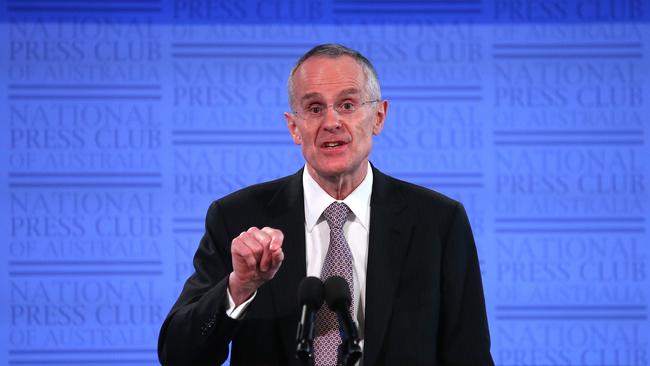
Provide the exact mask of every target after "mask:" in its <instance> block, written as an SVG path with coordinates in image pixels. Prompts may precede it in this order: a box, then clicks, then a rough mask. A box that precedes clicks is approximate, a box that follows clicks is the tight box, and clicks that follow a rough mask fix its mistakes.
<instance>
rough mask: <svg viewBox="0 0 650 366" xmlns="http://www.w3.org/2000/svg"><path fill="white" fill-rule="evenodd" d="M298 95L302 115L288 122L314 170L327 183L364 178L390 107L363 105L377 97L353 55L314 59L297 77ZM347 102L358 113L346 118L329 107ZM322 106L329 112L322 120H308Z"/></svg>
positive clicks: (287, 115)
mask: <svg viewBox="0 0 650 366" xmlns="http://www.w3.org/2000/svg"><path fill="white" fill-rule="evenodd" d="M293 91H294V100H293V106H292V108H293V109H294V111H296V112H297V115H296V114H293V113H285V118H286V120H287V125H288V127H289V131H290V132H291V136H292V137H293V141H294V142H295V143H296V144H299V145H301V146H302V154H303V156H304V158H305V160H306V161H307V165H308V167H309V168H311V170H312V172H315V173H316V174H317V175H319V176H320V177H323V178H326V177H340V176H349V177H350V178H352V179H356V178H359V176H360V175H361V174H362V173H365V167H366V166H367V161H368V155H369V154H370V150H371V148H372V136H373V135H377V134H379V133H380V132H381V130H382V128H383V127H384V120H385V118H386V110H387V108H388V103H387V102H386V101H384V102H377V103H367V104H365V105H362V103H364V102H367V101H369V100H371V98H372V96H370V95H368V91H367V88H366V76H365V74H364V72H363V69H362V67H361V65H359V64H358V63H357V62H356V61H355V60H354V59H353V58H351V57H349V56H341V57H338V58H329V57H312V58H309V59H307V61H305V62H304V63H303V64H302V65H301V66H300V67H299V68H298V70H297V71H296V73H295V74H294V77H293ZM346 102H352V103H354V104H355V105H357V106H358V107H357V109H356V111H355V112H354V113H352V114H349V115H348V114H343V115H340V114H339V113H338V112H336V111H334V110H333V108H332V107H327V106H330V105H334V106H342V105H345V103H346ZM319 106H321V107H323V108H327V110H326V111H325V115H324V116H323V117H322V118H317V119H313V118H306V116H307V115H306V114H305V113H304V111H306V110H308V109H310V108H314V107H316V108H318V107H319ZM315 178H316V177H315Z"/></svg>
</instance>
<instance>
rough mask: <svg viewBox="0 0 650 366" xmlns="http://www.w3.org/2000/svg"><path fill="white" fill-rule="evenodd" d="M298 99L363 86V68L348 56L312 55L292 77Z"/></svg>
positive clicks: (335, 93)
mask: <svg viewBox="0 0 650 366" xmlns="http://www.w3.org/2000/svg"><path fill="white" fill-rule="evenodd" d="M293 83H294V89H295V94H296V97H298V99H303V97H305V96H318V95H320V96H323V97H326V98H327V97H335V96H336V95H337V94H339V93H342V92H349V91H350V90H354V89H356V90H358V91H359V92H360V91H361V90H363V89H364V88H365V83H366V75H365V73H364V72H363V68H362V67H361V65H359V63H358V62H357V61H355V60H354V59H353V58H352V57H350V56H340V57H337V58H330V57H322V56H317V57H312V58H309V59H307V60H306V61H305V62H304V63H303V64H302V65H300V67H299V68H298V69H297V70H296V73H295V75H294V78H293Z"/></svg>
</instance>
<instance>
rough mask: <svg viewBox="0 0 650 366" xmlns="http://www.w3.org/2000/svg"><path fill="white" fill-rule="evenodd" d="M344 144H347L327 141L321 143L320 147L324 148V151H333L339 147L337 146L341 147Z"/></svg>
mask: <svg viewBox="0 0 650 366" xmlns="http://www.w3.org/2000/svg"><path fill="white" fill-rule="evenodd" d="M345 144H347V142H343V141H328V142H325V143H323V144H322V145H321V147H324V148H326V149H334V148H337V147H339V146H343V145H345Z"/></svg>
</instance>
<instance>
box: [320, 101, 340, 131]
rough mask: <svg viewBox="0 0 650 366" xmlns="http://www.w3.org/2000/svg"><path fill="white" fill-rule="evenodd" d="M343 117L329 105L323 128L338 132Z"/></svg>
mask: <svg viewBox="0 0 650 366" xmlns="http://www.w3.org/2000/svg"><path fill="white" fill-rule="evenodd" d="M340 118H341V116H340V115H339V113H338V112H337V111H336V110H335V109H334V108H333V106H332V105H328V106H327V109H325V116H324V117H323V123H322V127H323V128H324V129H326V130H336V129H338V128H340V127H341V120H340Z"/></svg>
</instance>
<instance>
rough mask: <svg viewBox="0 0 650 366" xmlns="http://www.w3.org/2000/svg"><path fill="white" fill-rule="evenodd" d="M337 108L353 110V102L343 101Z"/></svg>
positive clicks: (347, 110)
mask: <svg viewBox="0 0 650 366" xmlns="http://www.w3.org/2000/svg"><path fill="white" fill-rule="evenodd" d="M339 108H340V109H341V110H342V111H346V112H353V111H354V109H355V104H354V102H349V101H348V102H343V103H341V105H340V107H339Z"/></svg>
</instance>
